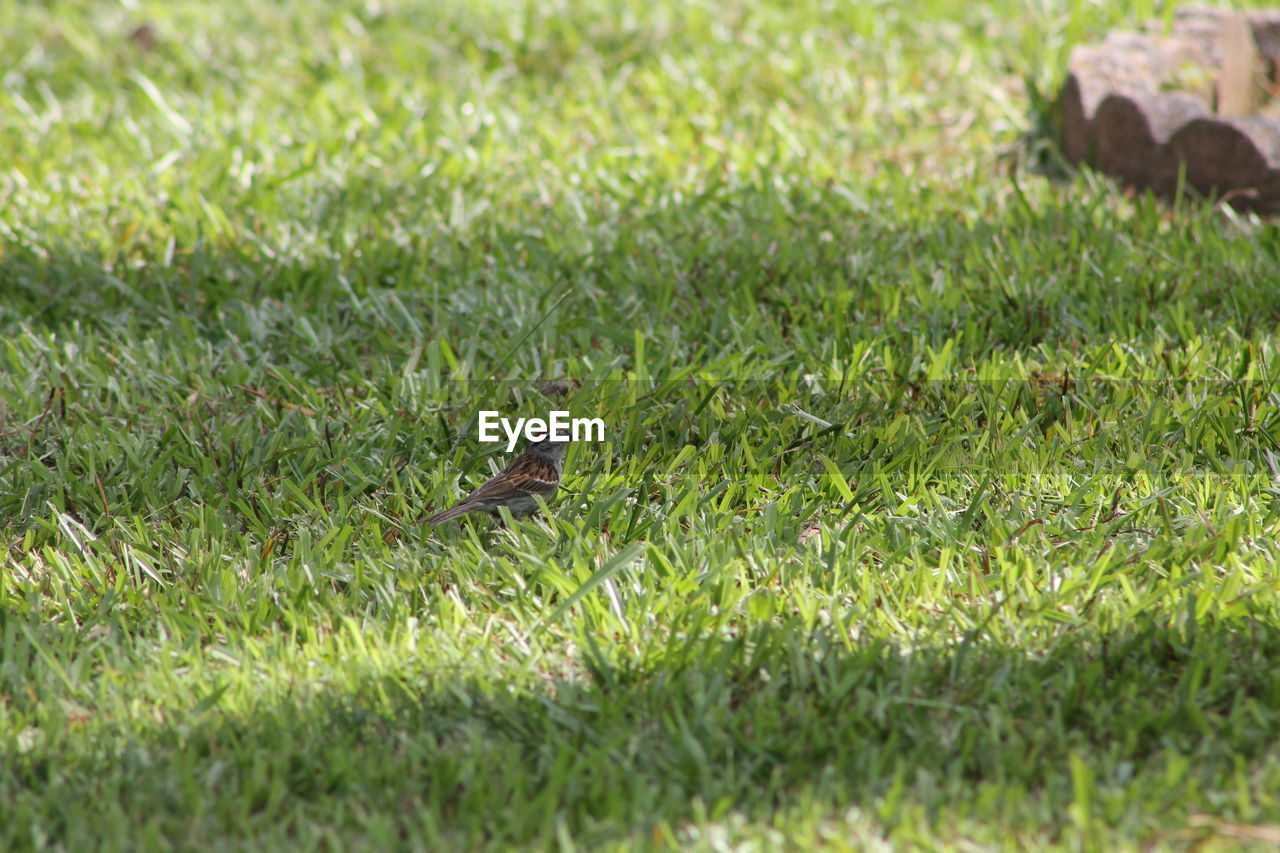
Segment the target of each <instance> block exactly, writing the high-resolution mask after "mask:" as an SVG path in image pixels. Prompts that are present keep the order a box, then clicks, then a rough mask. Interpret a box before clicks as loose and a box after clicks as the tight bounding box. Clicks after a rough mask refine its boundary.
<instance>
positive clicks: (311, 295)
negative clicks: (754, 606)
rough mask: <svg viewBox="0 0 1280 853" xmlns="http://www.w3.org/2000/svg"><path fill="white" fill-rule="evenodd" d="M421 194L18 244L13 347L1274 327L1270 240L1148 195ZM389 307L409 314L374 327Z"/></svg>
mask: <svg viewBox="0 0 1280 853" xmlns="http://www.w3.org/2000/svg"><path fill="white" fill-rule="evenodd" d="M996 180H1003V179H996ZM407 192H408V189H406V188H403V187H401V188H394V189H392V188H381V189H377V191H374V192H372V196H373V197H374V198H376V199H378V200H379V201H377V202H376V203H371V202H362V201H361V200H360V199H354V198H353V199H347V200H346V201H347V202H349V204H350V205H351V206H354V207H355V211H354V212H353V213H351V216H352V217H358V215H365V214H367V215H368V217H370V220H371V221H378V222H389V223H395V224H397V225H398V226H400V227H403V228H404V229H405V230H406V231H407V233H408V234H409V235H410V236H409V237H408V238H405V239H401V240H399V241H397V242H392V241H383V240H379V239H377V237H376V236H375V237H372V238H368V239H363V240H361V241H359V243H358V246H359V250H358V251H354V250H344V251H341V252H335V251H324V252H319V251H315V250H313V251H311V252H310V255H308V256H300V257H289V256H288V253H287V252H280V253H276V254H272V253H271V252H268V251H266V250H264V249H263V248H261V247H259V246H256V245H253V244H248V243H245V244H238V243H235V242H233V241H223V243H222V244H217V245H215V244H213V243H201V244H199V245H197V246H193V247H187V248H184V249H181V250H176V251H175V250H173V247H171V246H169V247H162V248H163V252H162V253H161V254H160V255H159V256H157V255H156V254H155V253H156V252H157V251H159V248H157V247H155V246H151V245H150V244H146V245H142V246H138V247H133V248H130V249H128V250H122V251H121V252H119V253H118V254H117V255H115V256H113V257H107V256H106V255H104V254H103V253H102V251H101V250H98V249H86V248H80V247H75V246H63V247H59V248H56V249H52V250H50V249H48V248H39V249H37V248H32V247H30V246H26V245H21V244H18V243H10V244H7V245H5V246H3V247H0V248H3V255H2V256H0V294H2V295H0V331H3V332H6V333H12V332H14V331H16V330H17V329H18V328H20V327H21V326H29V327H32V328H35V329H46V330H52V331H56V330H60V329H63V328H65V327H66V326H67V325H68V324H70V323H80V324H82V325H83V326H85V327H87V328H96V329H99V330H102V331H106V332H108V333H111V334H118V335H129V334H133V335H138V336H148V337H150V336H154V335H156V334H163V332H164V330H166V329H173V328H175V326H176V327H177V328H178V329H179V330H180V331H181V333H182V334H183V335H189V334H191V333H193V332H194V333H195V334H197V335H199V336H201V337H204V338H207V339H210V340H213V341H221V340H223V338H224V337H225V335H226V334H227V326H228V325H230V326H231V327H233V330H234V331H235V332H236V333H237V334H243V332H242V330H240V329H237V328H235V327H236V326H237V323H238V321H239V320H240V319H241V317H242V315H243V314H244V313H245V312H246V311H249V312H252V311H254V310H255V309H258V308H262V307H264V306H265V307H266V308H268V309H271V310H268V311H267V313H268V314H271V313H273V312H274V313H275V314H278V315H279V316H280V317H281V326H282V328H281V329H280V330H279V332H280V334H281V335H282V337H283V338H288V337H289V336H290V335H294V336H297V335H299V330H298V329H297V328H294V327H293V326H295V325H296V322H297V319H298V318H300V317H301V318H305V319H308V320H311V321H319V322H321V323H323V322H326V321H334V322H337V323H339V324H347V325H350V326H352V327H353V330H354V331H359V332H361V333H368V332H369V331H370V327H372V328H373V330H374V331H393V332H396V333H399V334H402V333H404V332H409V333H410V335H409V336H408V337H404V336H402V337H401V338H400V339H399V341H398V342H397V343H396V346H397V352H396V354H397V355H401V354H403V352H407V351H408V350H410V349H412V346H413V344H414V343H415V342H416V341H417V339H421V338H422V337H424V336H428V337H446V338H448V339H449V340H451V341H465V340H468V339H470V338H473V337H486V338H487V339H491V340H496V341H499V342H502V341H507V340H509V339H511V338H513V337H517V336H519V334H521V333H523V332H524V331H526V329H525V328H524V327H523V325H522V322H523V321H529V320H532V319H533V318H534V317H536V316H538V314H539V313H540V312H539V310H538V309H539V308H544V307H546V305H547V304H549V303H550V302H551V301H553V300H552V299H550V298H549V296H548V295H549V294H552V295H554V296H555V297H557V298H558V296H559V295H560V294H561V293H564V294H565V295H566V301H565V302H564V303H563V306H562V307H561V308H560V310H559V311H558V312H556V315H555V316H554V317H553V318H551V319H550V320H549V321H548V322H547V323H546V324H545V325H544V327H542V328H540V329H539V330H538V333H537V334H536V335H534V336H532V337H531V338H529V339H527V340H524V345H525V346H538V345H540V344H546V343H547V342H549V341H555V340H562V341H571V342H572V344H573V345H574V346H575V347H576V348H577V349H578V350H579V351H581V350H582V349H584V348H589V346H588V345H590V344H593V343H594V344H597V345H598V344H601V343H606V342H607V343H613V344H617V345H618V346H619V347H626V348H627V349H629V348H630V346H631V345H632V344H633V343H634V339H633V333H634V331H635V330H636V329H637V328H651V327H652V328H675V329H678V330H679V335H678V336H677V337H678V338H679V339H680V340H682V341H686V342H687V345H688V348H689V351H690V352H692V351H694V350H696V348H697V345H698V344H706V345H707V346H708V347H709V348H711V349H710V351H709V352H708V354H707V356H706V357H713V356H714V355H716V352H715V348H716V347H721V346H723V347H724V348H725V349H726V350H735V349H736V350H741V348H742V347H743V346H744V345H750V344H753V343H759V344H761V345H762V346H766V345H777V346H783V345H785V346H788V347H790V348H791V349H793V350H795V351H796V352H797V353H799V354H800V355H803V354H805V350H806V349H811V348H813V349H816V348H820V345H822V344H824V343H832V342H834V343H835V344H837V345H838V346H837V350H838V351H841V352H844V351H848V348H849V346H850V345H851V342H853V341H857V340H861V339H865V338H875V339H878V340H885V341H888V342H889V343H891V344H893V345H894V346H895V347H896V346H897V344H899V343H901V344H903V345H912V344H919V345H928V346H931V347H940V346H942V345H943V344H945V343H946V342H947V341H948V340H950V339H953V338H956V337H958V336H960V337H961V338H962V347H961V349H962V350H966V351H969V352H972V353H973V354H974V355H982V354H985V353H987V352H990V351H991V350H994V349H1014V350H1016V349H1020V348H1024V347H1029V346H1035V345H1037V344H1039V343H1041V342H1045V341H1048V342H1056V343H1062V344H1065V345H1071V346H1076V345H1079V344H1081V343H1088V342H1090V341H1091V340H1096V339H1107V338H1111V339H1121V340H1130V339H1139V338H1145V337H1147V336H1148V335H1149V334H1150V333H1152V332H1154V331H1156V330H1158V331H1160V332H1161V333H1163V334H1165V335H1167V336H1171V337H1173V338H1175V339H1177V338H1186V337H1191V336H1193V335H1195V334H1196V333H1208V332H1212V331H1215V330H1223V329H1232V330H1234V331H1236V332H1238V333H1240V334H1241V335H1243V336H1244V337H1249V336H1250V335H1252V334H1253V333H1254V332H1255V331H1259V330H1268V331H1269V330H1270V329H1271V328H1273V327H1274V325H1275V324H1276V322H1280V308H1277V305H1278V304H1280V302H1278V301H1277V300H1276V289H1275V281H1274V277H1273V276H1271V275H1269V274H1268V272H1267V270H1268V267H1267V265H1266V264H1265V263H1260V262H1259V255H1262V256H1264V257H1268V258H1269V259H1271V260H1275V259H1276V258H1280V244H1277V243H1276V241H1275V240H1274V233H1272V231H1261V232H1259V233H1258V235H1256V236H1255V238H1251V237H1250V236H1248V234H1247V233H1244V232H1239V231H1233V230H1232V229H1231V228H1230V227H1228V225H1227V223H1225V222H1223V221H1222V218H1221V217H1220V216H1219V215H1218V214H1215V213H1214V212H1213V211H1211V210H1207V209H1199V208H1191V209H1188V210H1187V211H1184V212H1182V213H1181V214H1180V215H1178V216H1173V217H1171V216H1170V215H1169V214H1168V212H1167V211H1165V210H1163V209H1161V208H1159V206H1157V205H1155V204H1153V203H1143V202H1134V203H1132V204H1130V205H1129V206H1128V209H1126V210H1124V211H1123V212H1121V213H1117V212H1116V211H1115V210H1114V209H1113V207H1112V205H1111V204H1110V202H1109V200H1108V197H1107V196H1106V195H1105V194H1102V195H1099V194H1094V195H1093V196H1090V197H1087V198H1082V199H1073V198H1070V197H1066V196H1061V197H1055V198H1053V199H1052V200H1050V201H1047V202H1046V201H1042V202H1041V203H1040V204H1039V205H1037V206H1034V207H1033V206H1032V205H1031V204H1030V203H1029V202H1027V201H1026V200H1025V198H1024V197H1023V196H1022V195H1021V192H1020V191H1019V192H1018V193H1016V194H1015V195H1017V197H1019V198H1022V199H1023V201H1022V203H1020V204H1015V203H1012V202H1009V203H1004V204H1001V205H1000V213H999V214H998V215H996V216H994V217H993V216H991V215H990V213H989V212H988V211H987V210H985V209H983V205H982V203H981V202H974V203H973V205H972V209H969V207H968V206H965V205H963V204H960V203H959V202H957V201H955V200H954V199H953V200H951V201H949V202H948V203H949V204H950V206H951V207H952V210H951V211H950V212H948V213H945V214H939V213H938V212H937V211H936V210H934V208H933V207H932V206H931V205H930V204H929V201H928V199H921V198H919V197H917V196H916V195H915V194H914V193H915V189H914V188H913V189H912V193H913V195H911V196H904V195H903V192H904V190H903V188H902V187H901V186H898V185H896V184H891V185H886V186H883V187H881V186H867V187H852V188H851V187H844V186H834V185H825V186H817V185H796V186H793V187H790V188H774V187H772V186H769V185H761V186H754V187H736V188H735V187H729V186H727V185H719V186H714V185H713V186H710V187H708V188H707V189H706V190H705V191H704V192H703V193H702V194H700V195H698V196H697V197H696V198H694V199H692V200H683V201H682V200H680V199H681V198H682V196H681V194H680V192H678V191H677V190H676V189H675V188H671V187H666V186H644V187H639V188H637V189H636V191H635V192H636V197H622V198H615V199H613V200H612V202H611V203H608V204H606V203H604V202H601V209H600V210H598V211H591V212H589V220H588V221H589V224H584V223H583V221H581V220H580V219H578V218H577V217H572V218H571V219H570V220H567V221H564V222H561V221H559V219H558V217H563V216H564V215H565V213H564V212H563V211H555V210H551V211H547V212H546V213H545V214H544V215H542V216H540V217H538V218H537V219H531V220H529V221H506V220H503V221H499V220H497V219H496V218H495V219H493V220H486V219H478V220H475V221H473V222H471V223H469V224H468V225H467V226H466V227H464V228H462V229H460V230H459V229H451V228H448V227H445V226H444V225H443V224H440V223H427V222H422V223H418V222H415V221H413V220H412V218H409V219H407V220H406V219H405V218H406V217H409V214H408V213H406V212H405V211H404V210H401V209H400V208H399V207H398V206H397V205H401V204H403V199H404V196H405V194H406V193H407ZM335 203H336V202H335ZM361 205H363V207H361ZM370 205H372V207H371V208H370ZM988 206H990V205H989V204H988ZM364 208H370V209H368V210H365V209H364ZM304 224H307V223H304ZM310 224H311V225H313V226H314V223H310ZM333 227H335V228H337V227H338V225H337V224H335V225H334V226H333ZM333 239H334V240H335V242H337V243H340V242H341V240H340V239H339V236H338V235H336V234H335V235H334V238H333ZM300 251H301V250H300ZM1210 270H1211V271H1212V274H1207V273H1206V272H1205V271H1210ZM519 293H523V294H525V295H526V296H529V295H530V294H532V295H533V296H534V297H536V298H530V299H525V300H523V302H522V301H521V299H519V298H517V297H516V296H515V294H519ZM387 294H394V295H395V296H396V298H397V299H399V300H400V301H401V302H402V303H403V306H404V310H405V311H407V312H408V313H409V314H411V315H412V317H413V318H414V319H410V320H405V319H404V318H400V317H398V316H394V315H395V312H394V311H392V312H385V311H381V312H380V311H378V310H377V303H378V299H379V297H380V296H383V295H387ZM277 307H278V308H279V309H287V310H276V308H277ZM397 310H399V309H397ZM180 320H185V321H191V322H189V323H175V321H180ZM297 343H298V344H303V345H305V344H306V343H307V342H306V341H305V340H301V339H299V340H298V341H297ZM498 352H499V354H501V353H502V352H504V351H503V350H499V351H498ZM330 353H331V354H341V353H342V350H341V349H340V348H338V349H331V350H330Z"/></svg>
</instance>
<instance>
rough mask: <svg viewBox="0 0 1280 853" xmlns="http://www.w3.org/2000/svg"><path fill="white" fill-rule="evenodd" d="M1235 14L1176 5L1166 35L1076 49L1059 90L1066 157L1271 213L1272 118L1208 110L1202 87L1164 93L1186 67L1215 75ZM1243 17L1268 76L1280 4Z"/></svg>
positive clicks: (1166, 190) (1278, 139)
mask: <svg viewBox="0 0 1280 853" xmlns="http://www.w3.org/2000/svg"><path fill="white" fill-rule="evenodd" d="M1235 14H1237V13H1233V12H1231V11H1230V10H1222V9H1186V10H1180V11H1179V12H1178V14H1177V15H1176V16H1175V18H1174V21H1173V26H1172V28H1171V30H1172V32H1171V34H1170V35H1169V36H1163V35H1160V34H1159V27H1157V26H1155V25H1148V27H1147V32H1144V33H1113V34H1111V35H1110V36H1109V37H1108V38H1107V39H1106V40H1105V41H1103V42H1102V43H1101V44H1099V45H1085V46H1080V47H1077V48H1076V49H1075V50H1074V51H1073V52H1072V55H1071V62H1070V65H1069V71H1068V76H1067V81H1066V83H1065V85H1064V86H1063V89H1062V93H1061V105H1062V147H1063V152H1064V153H1065V154H1066V156H1067V159H1068V160H1070V161H1071V162H1072V163H1076V164H1079V163H1088V164H1089V165H1091V166H1092V167H1093V168H1095V169H1097V170H1099V171H1101V172H1104V173H1106V174H1108V175H1112V176H1114V177H1116V178H1118V179H1120V180H1121V181H1122V182H1124V183H1125V184H1127V185H1129V186H1133V187H1137V188H1149V189H1151V190H1153V191H1154V192H1155V193H1157V194H1158V195H1160V196H1163V197H1166V198H1170V197H1173V196H1174V195H1175V194H1176V193H1177V191H1178V188H1179V186H1180V185H1182V184H1184V183H1185V185H1187V186H1190V187H1192V188H1194V189H1195V190H1196V191H1197V192H1199V193H1201V194H1203V195H1205V196H1211V197H1217V198H1221V199H1224V200H1226V201H1227V202H1228V203H1230V204H1231V205H1232V206H1233V207H1236V208H1240V209H1245V210H1252V211H1256V212H1261V213H1276V212H1280V119H1277V118H1274V117H1269V116H1265V115H1259V114H1256V113H1255V114H1252V115H1246V116H1239V117H1226V116H1222V115H1216V114H1215V113H1214V111H1213V101H1214V92H1213V90H1212V87H1208V86H1201V87H1198V88H1197V87H1195V86H1192V87H1191V91H1164V89H1165V88H1166V87H1168V86H1169V85H1170V84H1171V83H1173V84H1177V83H1178V82H1179V81H1178V80H1177V78H1176V75H1177V74H1178V73H1179V72H1180V71H1181V70H1184V69H1186V68H1188V67H1192V68H1194V67H1197V66H1198V67H1200V68H1203V69H1205V71H1206V73H1207V76H1215V77H1216V76H1217V75H1218V71H1219V69H1220V68H1221V67H1222V64H1223V59H1222V49H1221V45H1222V43H1223V38H1224V36H1223V31H1224V27H1225V26H1229V25H1230V24H1231V21H1230V20H1229V19H1230V18H1231V17H1232V16H1234V15H1235ZM1243 15H1244V20H1245V21H1246V22H1247V24H1248V26H1249V29H1250V30H1251V31H1252V34H1253V42H1254V46H1255V48H1256V53H1257V61H1258V63H1259V64H1260V66H1261V69H1262V70H1265V72H1266V73H1268V74H1269V75H1270V79H1271V80H1273V81H1274V80H1275V79H1276V69H1277V67H1278V66H1280V11H1275V10H1269V11H1265V12H1249V13H1243ZM1237 64H1238V63H1237Z"/></svg>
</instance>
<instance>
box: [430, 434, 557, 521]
mask: <svg viewBox="0 0 1280 853" xmlns="http://www.w3.org/2000/svg"><path fill="white" fill-rule="evenodd" d="M567 448H568V443H567V442H563V441H535V442H532V443H531V444H530V445H529V447H528V448H527V449H526V450H525V452H524V453H521V454H520V455H519V456H517V457H516V459H515V461H514V462H512V463H511V464H510V465H508V466H507V467H506V469H505V470H503V471H502V473H500V474H498V475H496V476H495V477H494V478H493V479H491V480H489V481H488V482H486V483H485V484H484V485H482V486H481V487H480V488H478V489H476V490H475V491H474V492H472V493H471V494H470V495H468V496H467V498H466V499H465V500H463V501H462V502H461V503H459V504H457V505H456V506H452V507H450V508H449V509H446V510H444V511H443V512H437V513H436V514H435V515H433V516H430V517H429V518H426V519H424V521H425V522H426V523H427V524H439V523H441V522H442V521H449V520H450V519H453V518H457V517H458V516H460V515H466V514H467V513H469V512H475V511H476V510H484V511H485V512H487V513H489V514H491V515H497V514H498V509H499V507H504V506H505V507H506V508H507V509H508V510H509V511H510V512H511V514H512V515H513V516H516V517H519V516H522V515H528V514H529V513H531V512H533V511H534V510H535V509H537V507H538V497H541V498H542V499H543V500H544V501H549V500H551V498H552V496H554V495H555V493H556V489H558V488H559V487H560V472H561V468H562V467H563V465H564V452H565V450H566V449H567Z"/></svg>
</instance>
